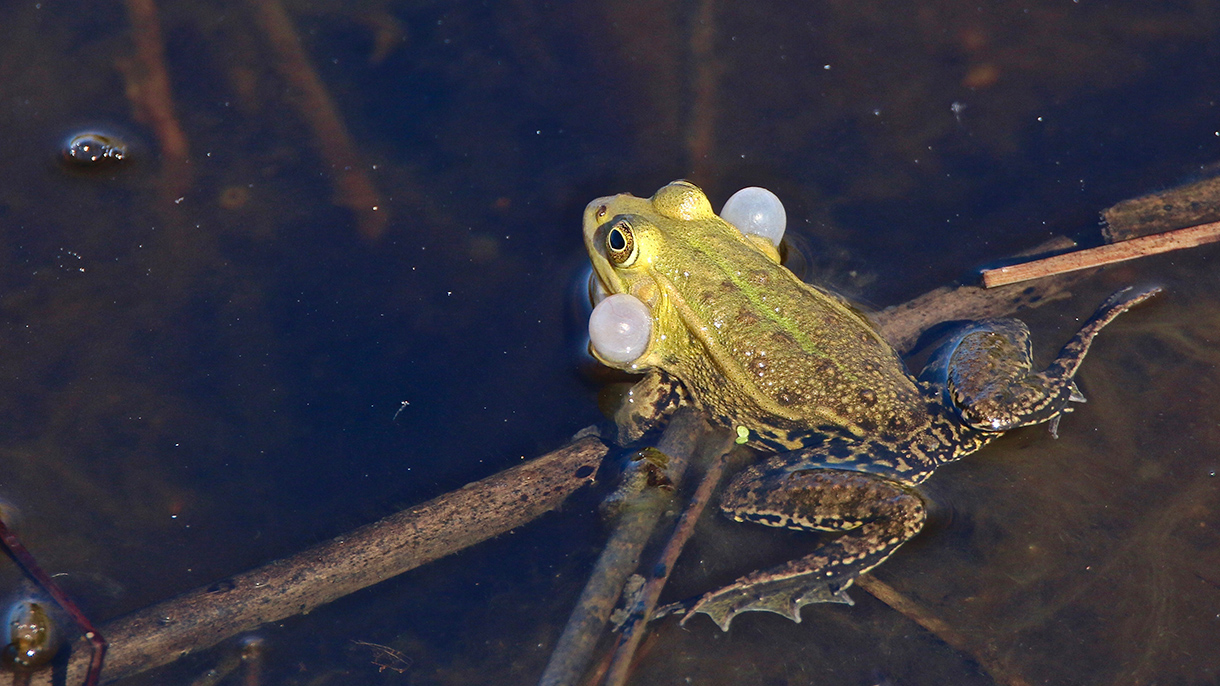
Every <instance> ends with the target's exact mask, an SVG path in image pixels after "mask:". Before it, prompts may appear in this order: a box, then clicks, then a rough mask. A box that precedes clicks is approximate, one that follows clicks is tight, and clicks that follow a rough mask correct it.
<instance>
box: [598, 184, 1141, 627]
mask: <svg viewBox="0 0 1220 686" xmlns="http://www.w3.org/2000/svg"><path fill="white" fill-rule="evenodd" d="M584 237H585V245H586V248H587V250H588V252H589V257H590V260H591V262H592V264H593V269H594V272H595V274H596V276H597V279H598V280H599V281H600V283H601V285H602V286H603V288H604V290H605V291H606V292H608V293H628V294H630V295H633V296H635V297H636V298H638V299H639V300H640V301H642V302H643V303H645V304H646V305H647V307H648V308H649V310H650V311H651V312H652V315H653V322H652V329H651V337H650V341H649V344H648V347H647V349H646V350H645V351H644V352H643V353H642V354H641V355H640V357H639V358H637V359H636V360H632V361H630V362H626V363H616V362H611V361H607V360H602V361H603V362H604V363H605V364H607V365H609V366H614V367H618V368H620V369H625V370H628V371H632V372H639V373H644V374H645V375H646V376H645V377H644V380H642V381H641V382H640V383H639V384H638V385H637V386H636V389H635V391H636V392H635V393H634V395H633V398H632V402H631V403H629V406H628V407H625V408H624V409H623V410H621V411H620V412H619V414H618V415H617V416H616V420H617V421H618V424H619V429H620V436H621V437H622V438H624V439H626V440H632V439H634V438H637V437H638V436H639V435H640V434H641V433H643V431H645V430H646V429H648V428H651V427H653V426H657V425H659V424H660V423H662V422H664V420H665V417H666V415H667V414H669V413H671V412H672V411H674V410H675V409H676V408H677V407H679V406H680V405H682V404H694V405H696V406H697V407H699V408H701V409H702V410H703V411H704V412H705V413H706V414H707V415H708V416H709V417H710V418H711V419H712V421H714V422H715V423H717V424H719V425H721V426H724V427H726V428H728V429H730V430H732V431H733V432H734V433H735V434H736V435H737V436H738V438H739V440H746V441H747V442H748V443H749V444H750V445H753V446H756V447H758V448H761V449H764V450H769V451H773V452H775V453H776V454H775V455H774V456H772V457H770V458H768V459H765V460H763V461H762V462H760V463H758V464H755V465H752V466H750V467H747V468H746V469H745V470H743V471H742V472H741V473H739V474H737V475H736V476H735V477H734V478H733V479H732V480H731V481H730V483H729V484H728V486H727V487H726V488H725V491H724V493H723V495H722V498H721V509H722V510H723V511H724V512H725V514H727V515H728V516H729V517H732V518H733V519H735V520H738V521H743V522H754V523H758V524H763V525H766V526H776V527H785V528H793V529H800V530H811V531H827V532H834V533H837V534H838V535H837V536H836V537H834V538H833V539H832V540H830V541H829V542H827V543H826V544H824V545H823V546H821V547H819V548H818V549H817V550H815V551H814V552H813V553H812V554H810V555H807V556H805V557H802V558H800V559H797V560H792V561H790V562H787V563H785V564H783V565H780V566H778V567H775V568H772V569H767V570H762V571H757V572H753V573H751V574H748V575H746V576H744V577H742V578H740V579H738V580H737V581H735V582H734V583H732V584H730V585H728V586H726V587H725V588H722V589H719V590H716V591H713V592H711V593H708V594H706V595H704V596H702V597H701V598H699V599H697V600H696V601H694V602H693V603H692V604H690V606H689V607H688V608H686V609H688V610H689V611H688V613H687V615H686V617H685V618H683V622H685V621H687V620H688V619H690V617H692V616H693V615H694V614H696V613H704V614H707V615H708V616H709V617H711V618H712V620H713V621H715V622H716V624H717V625H719V626H720V627H721V628H722V629H725V630H728V627H729V624H730V623H731V622H732V620H733V618H734V617H736V616H737V615H738V614H740V613H742V612H748V611H769V612H778V613H780V614H783V615H785V616H787V617H790V618H792V619H793V620H795V621H800V608H801V606H803V605H806V604H808V603H812V602H850V599H849V598H848V597H847V595H846V593H845V590H846V589H847V588H848V587H849V586H850V585H851V584H852V581H853V580H854V579H855V578H857V577H858V576H859V575H860V574H862V573H864V572H865V571H867V570H869V569H871V568H873V567H875V566H876V565H878V564H880V563H881V562H883V561H884V560H885V559H886V558H887V557H889V556H890V555H891V554H892V553H893V552H894V551H895V550H896V549H897V548H898V547H899V546H901V545H902V544H903V543H904V542H906V541H907V540H909V539H910V538H911V537H913V536H915V535H916V534H917V533H918V532H919V531H920V529H921V528H922V527H923V523H924V519H925V507H924V503H923V501H922V499H921V497H920V496H919V494H918V492H917V491H916V490H915V489H916V487H917V486H918V485H919V484H920V483H922V482H923V481H924V480H926V479H927V478H928V477H929V476H931V475H932V473H933V472H934V471H935V470H936V468H937V467H939V466H940V465H942V464H945V463H947V462H952V461H954V460H957V459H960V458H962V457H964V456H966V455H969V454H971V453H973V452H975V451H977V450H979V449H980V448H982V447H983V446H984V445H986V444H987V443H988V442H990V441H992V440H994V439H995V438H996V437H997V436H999V435H1000V434H1002V433H1003V432H1004V431H1007V430H1009V429H1014V428H1017V427H1020V426H1027V425H1030V424H1037V423H1042V422H1050V424H1051V427H1052V431H1054V430H1056V429H1057V426H1058V422H1059V418H1060V417H1061V416H1062V414H1063V413H1065V412H1068V411H1069V407H1068V405H1069V403H1071V402H1073V401H1075V402H1081V401H1083V400H1084V398H1083V396H1081V395H1080V392H1079V390H1078V389H1077V388H1076V384H1075V382H1074V381H1073V377H1074V376H1075V374H1076V371H1077V369H1078V368H1079V367H1080V363H1081V361H1082V360H1083V358H1084V356H1085V354H1086V353H1087V352H1088V349H1089V345H1090V344H1091V343H1092V341H1093V338H1094V336H1096V335H1097V333H1098V332H1099V331H1100V330H1101V329H1102V327H1104V326H1105V325H1106V324H1108V323H1109V322H1110V321H1112V320H1113V319H1114V318H1115V317H1117V316H1118V315H1119V314H1121V313H1122V312H1125V311H1126V310H1127V309H1128V308H1130V307H1132V306H1134V305H1136V304H1138V303H1140V302H1142V301H1144V300H1146V299H1147V298H1149V297H1151V296H1152V295H1154V294H1155V293H1156V292H1158V291H1159V289H1156V288H1150V289H1144V290H1133V289H1125V290H1123V291H1120V292H1118V293H1116V294H1114V296H1112V297H1111V298H1110V299H1109V300H1107V301H1106V302H1105V303H1103V304H1102V306H1101V307H1100V308H1099V309H1098V311H1097V313H1096V314H1095V315H1094V316H1093V318H1092V319H1090V320H1089V321H1088V322H1087V323H1086V324H1085V325H1084V326H1083V327H1082V328H1081V330H1080V331H1079V332H1078V333H1077V334H1076V335H1075V336H1074V337H1073V338H1072V339H1071V340H1070V341H1069V342H1068V343H1067V345H1065V346H1064V348H1063V350H1062V351H1061V352H1060V354H1059V356H1058V357H1057V358H1056V360H1055V361H1054V362H1053V363H1052V364H1051V365H1050V366H1049V367H1047V368H1046V369H1045V370H1044V371H1041V372H1035V371H1033V367H1032V358H1031V355H1030V346H1029V331H1028V329H1027V328H1026V326H1025V325H1024V324H1022V323H1021V322H1019V321H1017V320H1015V319H990V320H984V321H980V322H973V323H971V324H968V325H966V326H964V327H962V328H961V329H960V330H959V331H958V332H957V333H955V334H954V335H953V336H952V337H950V339H949V341H948V342H947V343H946V345H945V346H944V347H943V348H942V349H941V350H940V351H938V352H937V353H936V354H934V355H933V357H932V359H931V361H930V362H929V364H928V366H927V367H926V368H925V370H924V371H923V373H922V374H921V375H920V376H919V378H915V377H913V376H912V375H911V374H910V373H909V372H908V371H907V369H906V367H905V365H904V364H903V363H902V360H901V359H900V357H899V356H898V354H897V353H896V352H895V351H894V350H893V349H892V348H891V347H890V346H889V345H888V344H887V343H886V342H885V340H884V339H883V338H882V337H881V336H880V335H879V334H878V333H877V331H876V330H875V329H874V328H873V327H872V326H871V324H870V323H869V322H868V321H867V319H865V318H864V317H863V316H862V315H861V314H860V313H859V312H858V311H856V310H855V309H854V308H853V307H852V306H851V305H850V304H849V303H847V302H846V301H845V300H842V299H841V298H839V297H837V296H835V295H833V294H831V293H829V292H827V291H825V290H822V289H820V288H817V287H816V286H811V285H809V284H806V283H803V282H801V281H800V280H799V279H797V278H796V276H794V275H793V274H792V273H791V272H790V271H788V270H787V269H785V268H784V267H782V266H781V265H780V264H779V255H778V253H777V252H776V251H775V250H774V248H773V247H771V246H770V245H769V244H763V243H759V242H758V241H755V240H753V239H751V238H748V237H746V236H743V235H742V234H741V233H740V232H739V231H737V230H736V229H735V228H734V227H732V226H731V225H729V224H727V223H726V222H724V221H723V220H722V219H721V218H720V217H718V216H717V215H716V214H715V213H714V212H713V211H712V209H711V205H710V203H709V202H708V200H707V198H706V197H705V196H704V195H703V193H702V191H700V190H699V189H698V188H697V187H695V186H694V185H692V184H690V183H687V182H683V181H678V182H674V183H671V184H669V185H668V186H665V187H664V188H662V189H661V190H659V191H657V193H656V194H655V195H653V197H652V198H636V197H634V196H630V195H617V196H612V197H606V198H599V199H597V200H594V201H593V202H592V203H590V204H589V206H588V207H587V208H586V210H585V217H584ZM594 354H596V349H594ZM649 399H652V400H655V403H656V404H655V406H654V407H652V408H651V409H649V407H648V401H649Z"/></svg>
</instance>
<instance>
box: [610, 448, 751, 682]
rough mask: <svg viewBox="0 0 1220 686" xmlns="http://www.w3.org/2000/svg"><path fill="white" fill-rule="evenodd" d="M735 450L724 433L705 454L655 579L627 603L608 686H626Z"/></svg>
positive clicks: (649, 581)
mask: <svg viewBox="0 0 1220 686" xmlns="http://www.w3.org/2000/svg"><path fill="white" fill-rule="evenodd" d="M734 447H736V446H734V441H733V438H732V437H731V436H730V435H729V434H728V432H723V438H722V440H721V441H719V442H716V443H714V444H712V445H708V446H707V447H706V449H705V450H704V451H703V452H704V453H705V454H707V456H708V457H710V458H711V459H710V460H703V461H704V462H707V467H706V470H705V471H704V473H703V478H702V479H700V481H699V487H698V488H696V489H695V494H694V495H692V496H691V499H690V502H689V503H687V505H686V509H685V510H683V511H682V517H681V519H679V520H678V524H677V526H675V527H674V530H673V533H672V534H670V536H669V540H668V541H667V542H666V543H665V549H664V550H663V551H662V552H661V555H660V559H659V560H658V561H657V563H656V564H655V565H653V570H654V572H653V576H652V577H651V578H650V579H648V581H647V582H645V584H644V587H643V588H642V589H640V592H639V595H638V597H637V598H636V600H635V602H632V603H628V605H629V607H628V617H627V619H626V621H624V622H623V626H622V634H621V635H620V636H619V640H618V645H617V646H616V647H615V649H614V657H613V658H612V659H611V661H610V666H609V669H608V670H607V674H606V681H605V686H623V685H624V684H626V683H627V676H628V674H629V670H630V668H631V665H632V663H633V662H634V657H635V652H636V649H638V648H639V647H640V642H641V641H643V640H644V635H645V633H646V631H647V626H648V622H649V621H651V620H652V614H653V611H654V610H656V607H657V600H659V599H660V597H661V591H662V590H664V588H665V584H666V583H667V582H668V581H669V575H670V574H671V573H672V572H673V569H674V564H675V563H677V561H678V556H679V555H681V554H682V549H683V548H684V547H686V542H687V541H689V540H690V537H691V536H692V535H694V533H695V524H697V523H698V522H699V517H700V516H702V515H703V510H704V509H705V508H706V507H707V504H708V503H709V502H711V500H712V494H713V493H714V492H715V490H716V486H718V485H719V484H720V479H721V478H722V477H723V476H724V470H725V466H726V464H727V462H728V457H729V453H730V451H731V450H733V448H734Z"/></svg>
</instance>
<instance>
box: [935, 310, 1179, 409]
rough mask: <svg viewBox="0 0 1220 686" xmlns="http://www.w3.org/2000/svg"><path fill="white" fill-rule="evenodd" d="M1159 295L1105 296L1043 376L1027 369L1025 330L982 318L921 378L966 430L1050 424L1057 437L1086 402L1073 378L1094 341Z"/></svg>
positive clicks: (958, 336) (1029, 363)
mask: <svg viewBox="0 0 1220 686" xmlns="http://www.w3.org/2000/svg"><path fill="white" fill-rule="evenodd" d="M1160 291H1161V289H1160V288H1159V287H1152V288H1145V289H1142V290H1136V289H1133V288H1125V289H1123V290H1121V291H1118V292H1117V293H1115V294H1114V295H1111V296H1110V297H1109V299H1107V300H1106V301H1105V302H1104V303H1102V305H1101V306H1100V307H1098V308H1097V311H1096V312H1095V313H1094V314H1093V316H1092V317H1091V318H1090V319H1089V321H1087V322H1085V324H1084V326H1082V327H1081V328H1080V331H1078V332H1077V333H1076V335H1075V336H1073V337H1072V339H1071V340H1070V341H1068V343H1067V345H1065V346H1063V349H1062V350H1060V352H1059V356H1058V357H1057V358H1056V359H1055V361H1054V362H1052V363H1051V365H1050V366H1049V367H1047V368H1046V370H1045V371H1043V372H1038V373H1035V372H1034V371H1033V370H1032V366H1033V359H1032V357H1031V355H1030V345H1029V329H1028V328H1027V327H1026V326H1025V324H1023V323H1022V322H1020V321H1018V320H1016V319H988V320H983V321H979V322H974V323H973V324H970V325H968V326H966V327H965V328H963V329H961V330H959V331H958V332H957V334H956V335H955V336H954V337H953V338H952V339H951V340H950V341H949V342H948V343H947V344H946V345H945V346H944V347H943V348H942V349H941V351H940V352H939V353H938V354H937V355H936V356H934V358H933V360H932V361H931V362H930V363H929V364H928V367H927V368H926V369H925V370H924V373H923V374H922V375H921V379H923V380H925V381H930V382H931V383H934V384H938V385H941V386H943V388H944V390H945V395H946V398H945V401H946V404H948V405H949V406H951V407H953V408H955V409H956V410H957V412H958V414H959V415H960V417H961V420H962V422H963V423H964V424H966V425H968V426H970V427H973V428H975V429H979V430H982V431H987V432H1001V431H1008V430H1010V429H1015V428H1017V427H1020V426H1029V425H1031V424H1039V423H1042V422H1046V421H1049V422H1051V433H1056V431H1057V429H1058V424H1059V417H1060V415H1062V414H1063V413H1064V412H1069V411H1070V409H1069V408H1068V407H1067V405H1068V403H1069V402H1084V396H1083V395H1082V394H1081V393H1080V391H1079V389H1077V388H1076V382H1075V381H1074V377H1075V376H1076V371H1077V370H1078V369H1079V368H1080V363H1081V362H1082V361H1083V360H1084V356H1085V354H1086V353H1087V352H1088V351H1089V346H1090V345H1091V344H1092V343H1093V338H1094V337H1095V336H1096V335H1097V334H1098V332H1100V331H1101V329H1102V328H1103V327H1104V326H1105V325H1106V324H1109V323H1110V322H1111V321H1113V320H1114V318H1115V317H1117V316H1118V315H1120V314H1122V313H1123V312H1126V311H1127V310H1128V309H1130V308H1132V307H1134V306H1135V305H1137V304H1139V303H1141V302H1143V301H1145V300H1147V299H1148V298H1151V297H1152V296H1154V295H1156V294H1157V293H1159V292H1160Z"/></svg>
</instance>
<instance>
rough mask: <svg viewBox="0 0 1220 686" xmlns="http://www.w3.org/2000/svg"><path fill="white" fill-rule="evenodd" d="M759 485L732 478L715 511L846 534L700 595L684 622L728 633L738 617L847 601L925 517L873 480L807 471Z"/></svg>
mask: <svg viewBox="0 0 1220 686" xmlns="http://www.w3.org/2000/svg"><path fill="white" fill-rule="evenodd" d="M766 481H767V482H768V483H765V484H760V483H759V482H758V481H755V480H751V479H741V480H734V482H733V483H731V484H730V486H729V488H728V489H727V490H726V493H725V495H724V498H723V499H722V503H721V507H722V508H723V509H724V510H725V511H726V512H727V513H728V514H729V515H730V516H731V517H733V518H735V519H740V520H742V521H753V522H758V523H761V524H767V525H770V526H784V527H789V528H798V529H818V530H824V531H827V530H829V531H843V532H845V533H844V534H843V535H842V536H839V537H837V538H835V539H834V540H832V541H830V542H828V543H826V544H825V545H823V546H820V547H819V548H818V549H817V550H815V551H814V552H813V553H811V554H809V555H806V556H805V557H802V558H799V559H796V560H792V561H791V562H787V563H785V564H782V565H780V566H778V567H773V568H771V569H766V570H762V571H758V572H753V573H751V574H748V575H746V576H744V577H742V578H740V579H738V580H737V581H735V582H733V583H732V584H730V585H728V586H726V587H724V588H722V589H720V590H718V591H713V592H712V593H709V594H707V595H705V596H703V597H702V598H700V599H699V601H698V602H697V603H696V604H695V606H694V607H692V608H691V610H690V613H689V614H688V616H687V618H688V619H689V617H690V616H691V615H694V614H695V613H697V612H703V613H705V614H707V615H708V616H709V617H711V618H712V619H713V620H714V621H715V622H716V623H717V624H718V625H720V628H721V629H724V630H726V631H727V630H728V626H729V623H730V622H731V621H732V619H733V617H735V616H737V615H738V614H739V613H741V612H750V611H767V612H775V613H778V614H781V615H784V616H786V617H788V618H790V619H792V620H793V621H795V622H799V621H801V619H800V608H801V607H802V606H804V605H808V604H810V603H817V602H840V603H850V602H851V599H850V598H848V597H847V595H846V594H845V593H844V592H843V591H844V589H846V588H847V587H848V586H850V585H851V583H852V581H853V580H854V579H855V578H856V577H857V576H859V575H860V574H863V573H864V572H866V571H868V570H870V569H872V568H873V567H875V566H877V565H878V564H881V563H882V562H883V561H885V559H886V558H888V557H889V556H890V555H891V554H892V553H893V552H894V550H896V549H897V548H898V546H900V545H902V544H903V543H904V542H906V541H907V540H910V538H911V537H913V536H914V535H915V534H917V533H919V530H920V529H922V528H923V523H924V520H925V519H926V516H927V514H926V509H925V507H924V503H923V500H922V499H921V498H920V497H919V495H918V494H916V493H915V492H914V491H913V490H911V489H910V488H908V487H905V486H903V485H902V484H899V483H897V482H894V481H890V480H889V479H885V478H882V477H879V476H875V475H872V474H863V473H858V472H844V471H837V470H829V469H812V470H807V471H801V472H793V473H791V474H787V475H785V476H783V477H779V478H776V479H774V480H770V479H768V480H766ZM683 621H685V619H684V620H683Z"/></svg>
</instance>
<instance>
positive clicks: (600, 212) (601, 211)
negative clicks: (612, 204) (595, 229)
mask: <svg viewBox="0 0 1220 686" xmlns="http://www.w3.org/2000/svg"><path fill="white" fill-rule="evenodd" d="M604 216H606V206H605V205H598V206H597V218H598V219H601V218H602V217H604Z"/></svg>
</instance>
